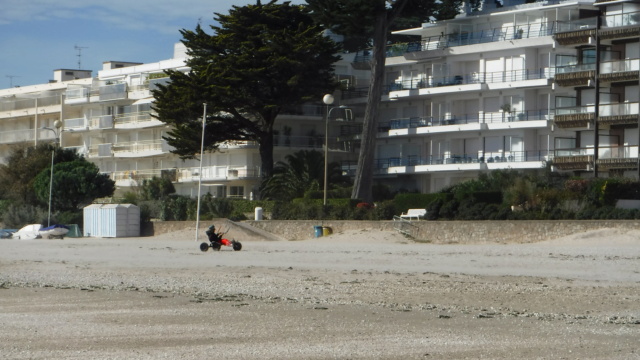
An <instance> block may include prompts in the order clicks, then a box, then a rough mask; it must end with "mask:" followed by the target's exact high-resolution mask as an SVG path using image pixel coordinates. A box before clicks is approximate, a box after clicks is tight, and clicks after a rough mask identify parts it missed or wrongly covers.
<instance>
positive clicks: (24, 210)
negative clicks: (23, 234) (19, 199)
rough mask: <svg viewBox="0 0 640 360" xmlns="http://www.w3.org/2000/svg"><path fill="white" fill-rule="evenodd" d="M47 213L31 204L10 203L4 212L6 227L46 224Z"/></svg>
mask: <svg viewBox="0 0 640 360" xmlns="http://www.w3.org/2000/svg"><path fill="white" fill-rule="evenodd" d="M47 217H48V213H47V212H45V211H43V210H41V209H39V208H37V207H35V206H32V205H10V206H9V207H8V208H7V210H6V211H5V213H4V216H3V222H4V225H5V226H6V227H7V228H10V229H19V228H21V227H23V226H24V225H27V224H46V223H47Z"/></svg>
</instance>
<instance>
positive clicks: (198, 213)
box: [195, 103, 207, 242]
mask: <svg viewBox="0 0 640 360" xmlns="http://www.w3.org/2000/svg"><path fill="white" fill-rule="evenodd" d="M202 105H204V112H203V114H202V140H200V171H199V172H198V209H197V211H196V239H195V241H196V242H197V241H198V229H199V228H200V191H201V189H202V158H203V157H204V128H205V126H207V124H206V122H205V121H206V119H207V103H204V104H202Z"/></svg>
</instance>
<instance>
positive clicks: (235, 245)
mask: <svg viewBox="0 0 640 360" xmlns="http://www.w3.org/2000/svg"><path fill="white" fill-rule="evenodd" d="M233 250H235V251H240V250H242V244H241V243H240V242H239V241H234V242H233Z"/></svg>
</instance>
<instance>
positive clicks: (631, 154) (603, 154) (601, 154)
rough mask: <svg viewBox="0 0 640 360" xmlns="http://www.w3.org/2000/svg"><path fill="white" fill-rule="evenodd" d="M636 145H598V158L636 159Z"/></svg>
mask: <svg viewBox="0 0 640 360" xmlns="http://www.w3.org/2000/svg"><path fill="white" fill-rule="evenodd" d="M637 158H638V145H627V146H617V145H612V146H600V147H598V160H604V159H637Z"/></svg>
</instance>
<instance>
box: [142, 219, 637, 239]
mask: <svg viewBox="0 0 640 360" xmlns="http://www.w3.org/2000/svg"><path fill="white" fill-rule="evenodd" d="M220 221H226V220H224V219H216V220H213V221H212V220H209V221H207V224H209V223H217V222H220ZM244 223H245V224H246V225H250V226H253V227H255V228H257V229H260V230H263V231H265V232H268V233H271V234H274V235H277V236H279V237H281V238H283V239H287V240H307V239H311V238H313V237H314V236H315V229H314V227H315V226H325V227H329V228H331V231H332V233H334V234H338V233H341V232H344V231H347V230H366V231H393V230H394V226H397V225H398V223H394V222H393V221H350V220H327V221H315V220H263V221H253V220H252V221H245V222H244ZM195 224H196V223H195V221H163V222H154V223H152V224H151V225H150V226H149V228H146V229H145V230H144V231H143V236H152V235H160V234H164V233H169V232H174V231H181V230H185V231H193V230H194V229H195ZM404 224H405V226H404V229H409V230H408V232H410V233H411V235H412V237H413V238H414V239H415V240H419V241H425V242H430V243H434V244H489V243H492V244H496V243H497V244H501V243H505V244H506V243H534V242H539V241H545V240H552V239H557V238H560V237H564V236H568V235H573V234H577V233H582V232H586V231H591V230H598V229H607V228H608V229H620V230H640V221H637V220H583V221H581V220H561V221H426V220H422V221H412V222H410V223H409V224H407V223H404ZM203 226H204V224H203V223H202V222H201V223H200V227H202V228H203V229H204V227H203ZM207 226H208V225H207ZM203 231H204V230H203Z"/></svg>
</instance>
